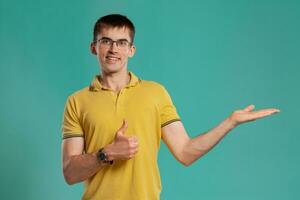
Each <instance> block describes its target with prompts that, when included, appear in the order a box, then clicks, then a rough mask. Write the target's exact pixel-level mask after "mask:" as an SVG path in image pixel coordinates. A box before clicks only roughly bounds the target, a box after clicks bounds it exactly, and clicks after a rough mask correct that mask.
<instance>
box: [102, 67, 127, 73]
mask: <svg viewBox="0 0 300 200" xmlns="http://www.w3.org/2000/svg"><path fill="white" fill-rule="evenodd" d="M122 69H123V67H121V66H105V67H102V70H103V71H104V72H105V73H108V74H111V73H117V72H119V71H122Z"/></svg>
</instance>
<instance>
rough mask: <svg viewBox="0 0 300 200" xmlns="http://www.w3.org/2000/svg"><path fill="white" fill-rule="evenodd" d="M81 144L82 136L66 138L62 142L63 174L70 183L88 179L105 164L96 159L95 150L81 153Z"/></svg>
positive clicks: (82, 142) (82, 144) (82, 141)
mask: <svg viewBox="0 0 300 200" xmlns="http://www.w3.org/2000/svg"><path fill="white" fill-rule="evenodd" d="M83 146H84V139H83V138H82V137H74V138H68V139H64V140H63V142H62V163H63V174H64V177H65V180H66V182H67V183H68V184H70V185H72V184H75V183H78V182H81V181H83V180H86V179H88V178H89V177H91V176H92V175H94V174H95V173H96V172H97V171H99V170H100V169H102V168H103V167H104V166H105V165H106V164H103V163H101V162H99V161H98V160H97V157H96V152H95V153H90V154H83Z"/></svg>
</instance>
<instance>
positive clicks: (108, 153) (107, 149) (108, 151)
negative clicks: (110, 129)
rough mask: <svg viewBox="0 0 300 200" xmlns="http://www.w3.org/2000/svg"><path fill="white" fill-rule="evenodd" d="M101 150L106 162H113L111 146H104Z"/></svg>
mask: <svg viewBox="0 0 300 200" xmlns="http://www.w3.org/2000/svg"><path fill="white" fill-rule="evenodd" d="M103 150H104V151H105V153H106V157H107V160H114V159H115V158H114V156H113V153H112V144H109V145H106V146H105V147H104V148H103Z"/></svg>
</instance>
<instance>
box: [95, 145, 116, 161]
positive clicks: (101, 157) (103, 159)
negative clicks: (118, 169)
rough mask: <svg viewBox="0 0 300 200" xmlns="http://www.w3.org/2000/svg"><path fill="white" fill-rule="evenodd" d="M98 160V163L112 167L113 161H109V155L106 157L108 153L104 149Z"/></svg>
mask: <svg viewBox="0 0 300 200" xmlns="http://www.w3.org/2000/svg"><path fill="white" fill-rule="evenodd" d="M97 159H98V161H100V162H103V163H108V164H110V165H112V164H113V162H114V161H113V160H108V158H107V155H106V152H105V151H104V148H101V149H100V150H99V151H98V153H97Z"/></svg>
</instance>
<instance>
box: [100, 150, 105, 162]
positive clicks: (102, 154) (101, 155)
mask: <svg viewBox="0 0 300 200" xmlns="http://www.w3.org/2000/svg"><path fill="white" fill-rule="evenodd" d="M99 158H100V160H105V158H106V156H105V154H104V153H103V152H100V154H99Z"/></svg>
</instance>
